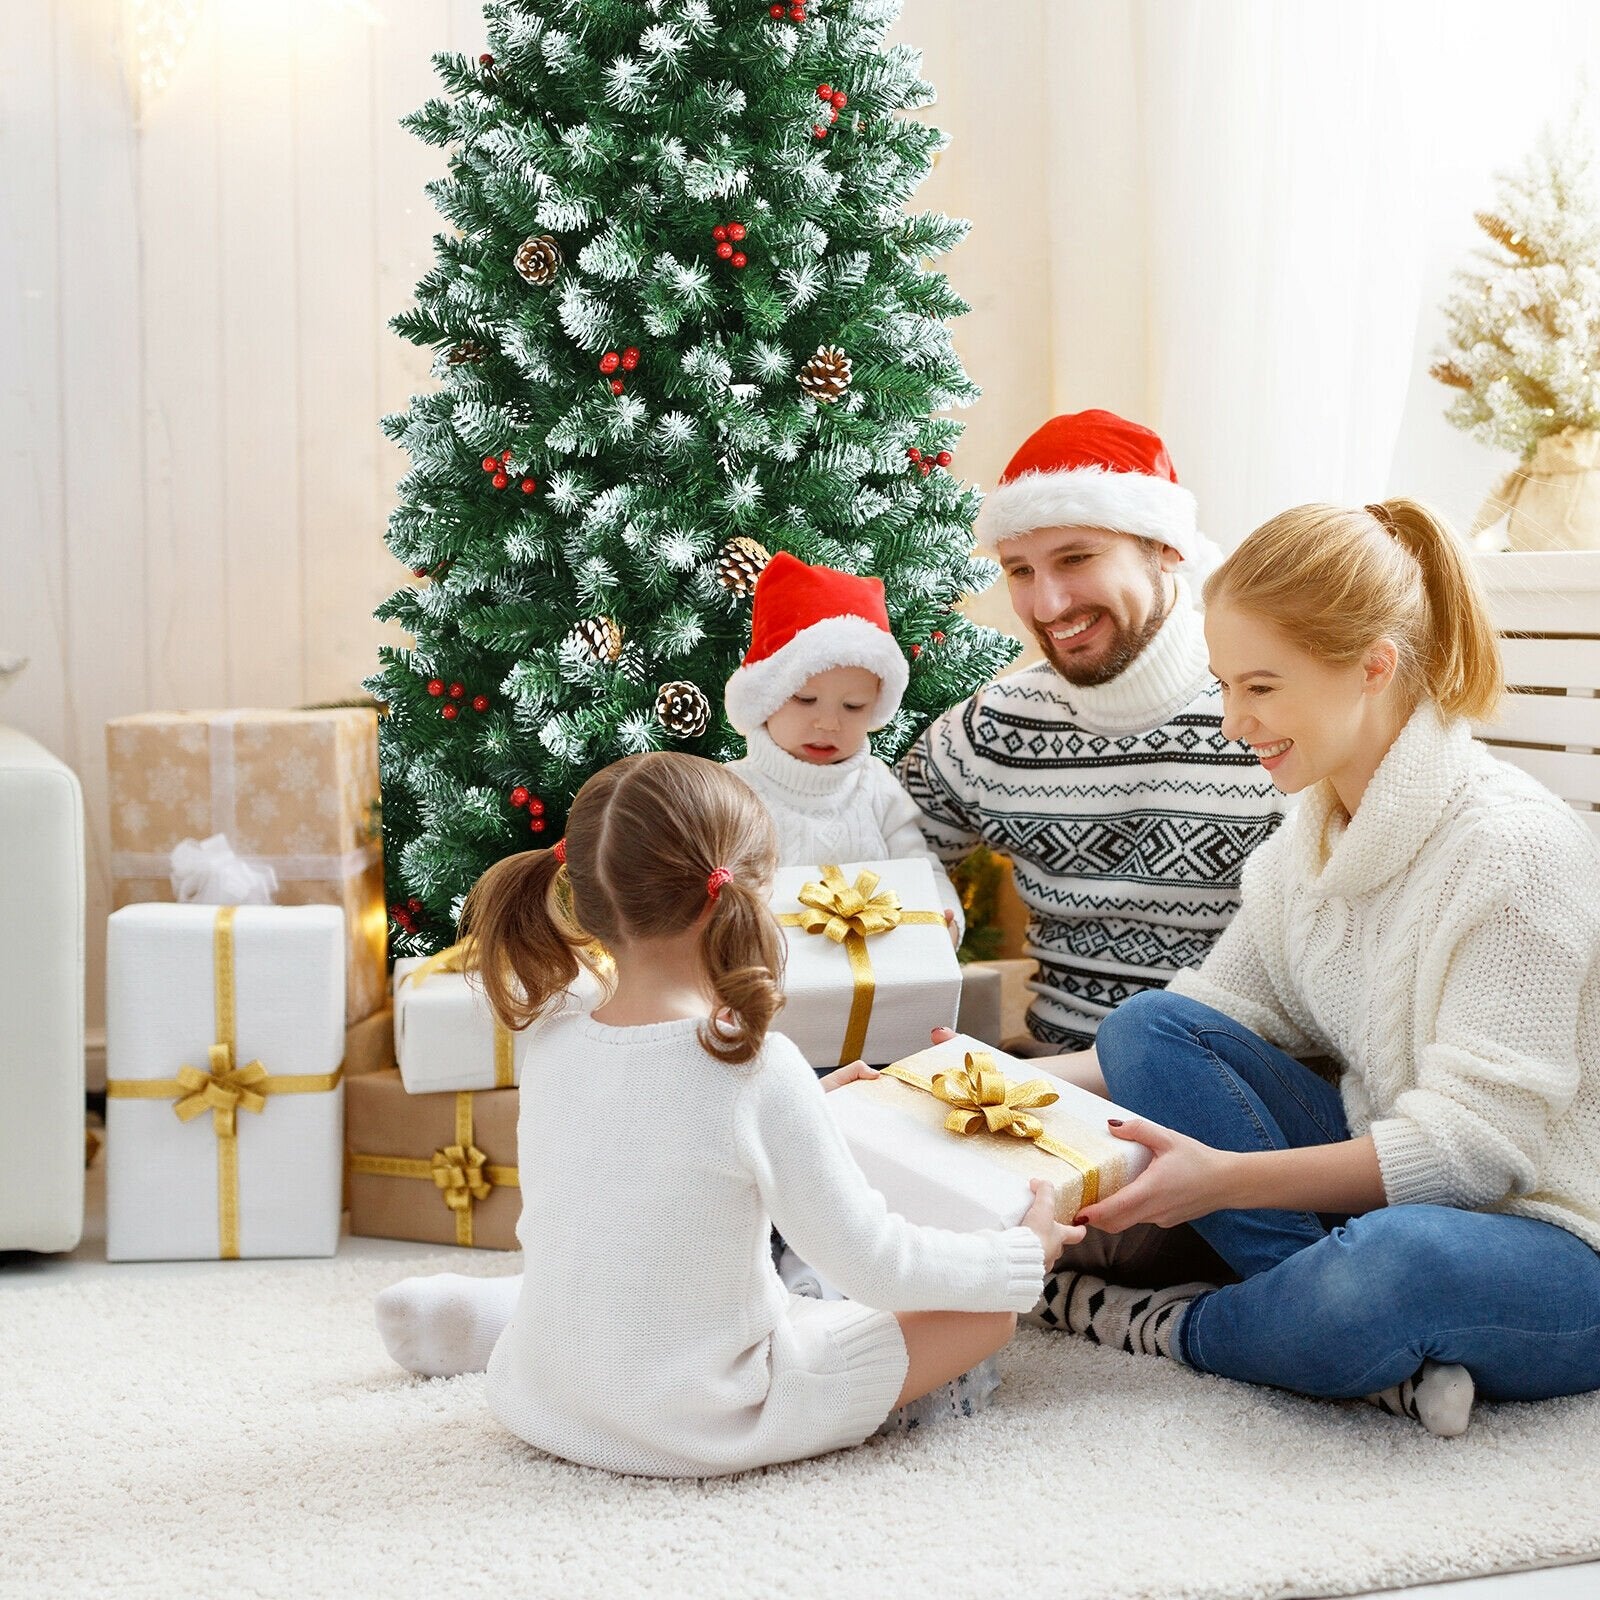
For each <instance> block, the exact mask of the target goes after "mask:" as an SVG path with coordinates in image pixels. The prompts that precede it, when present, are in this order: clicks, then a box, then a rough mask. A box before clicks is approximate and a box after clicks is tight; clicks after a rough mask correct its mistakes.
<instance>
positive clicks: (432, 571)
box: [411, 556, 450, 578]
mask: <svg viewBox="0 0 1600 1600" xmlns="http://www.w3.org/2000/svg"><path fill="white" fill-rule="evenodd" d="M449 570H450V558H449V556H445V557H444V558H443V559H442V560H439V561H436V562H434V564H433V565H432V566H431V567H413V568H412V569H411V576H412V577H413V578H442V577H443V576H444V575H445V573H447V572H448V571H449Z"/></svg>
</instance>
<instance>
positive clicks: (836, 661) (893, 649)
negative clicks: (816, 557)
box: [724, 550, 909, 735]
mask: <svg viewBox="0 0 1600 1600" xmlns="http://www.w3.org/2000/svg"><path fill="white" fill-rule="evenodd" d="M833 667H865V668H866V669H867V671H868V672H874V673H876V674H877V675H878V678H879V680H880V684H881V687H880V688H879V690H878V699H877V703H876V704H875V705H874V706H873V708H872V726H873V727H874V728H881V727H882V726H883V725H884V723H886V722H887V721H888V720H889V719H890V717H892V716H893V715H894V714H895V712H896V711H898V710H899V709H900V697H901V695H903V694H904V693H905V692H906V679H907V677H908V675H909V674H908V672H907V668H906V658H905V656H904V655H903V654H902V653H901V650H900V646H899V645H898V644H896V643H895V638H894V635H893V634H892V633H891V632H890V631H889V612H888V609H887V608H886V607H885V605H884V603H883V583H882V581H881V580H880V579H878V578H857V577H853V576H852V575H851V574H850V573H848V572H835V571H834V570H833V568H832V567H808V566H807V565H806V564H805V562H803V561H799V560H796V559H795V557H794V556H792V555H790V554H789V553H788V551H786V550H780V551H779V552H778V554H777V555H775V556H774V557H773V558H772V559H771V560H770V561H769V562H768V563H767V564H766V566H765V567H763V568H762V570H761V576H760V577H759V578H757V579H756V592H755V602H754V607H753V611H752V615H751V620H750V649H749V651H748V652H747V653H746V655H745V658H744V661H743V663H742V664H741V665H740V667H739V669H738V671H736V672H735V673H734V675H733V676H732V677H731V678H729V679H728V688H727V693H726V695H725V697H724V704H725V705H726V706H727V710H728V721H729V722H731V723H732V724H733V726H734V727H735V728H736V729H737V730H738V731H739V732H740V733H742V734H746V735H748V734H749V733H750V732H751V731H752V730H754V729H756V728H759V727H760V726H761V725H762V723H764V722H765V721H766V720H767V718H768V717H770V716H771V715H772V713H773V712H774V711H776V710H778V708H779V707H780V706H782V705H783V703H784V702H785V701H786V700H787V699H788V698H789V697H790V696H791V695H792V694H793V693H794V692H795V690H796V689H798V688H799V687H800V686H801V684H803V683H804V682H805V681H806V679H807V678H814V677H815V676H816V675H817V674H818V673H819V672H827V671H829V670H830V669H832V668H833Z"/></svg>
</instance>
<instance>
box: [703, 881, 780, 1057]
mask: <svg viewBox="0 0 1600 1600" xmlns="http://www.w3.org/2000/svg"><path fill="white" fill-rule="evenodd" d="M700 951H701V959H702V960H703V961H704V963H705V969H706V975H707V978H708V979H709V981H710V984H711V991H712V993H713V994H714V995H715V996H716V997H717V1001H718V1004H719V1005H720V1006H722V1007H725V1008H726V1009H727V1010H728V1011H729V1012H731V1013H732V1020H731V1022H726V1023H723V1022H718V1023H715V1024H711V1023H708V1024H707V1025H706V1026H704V1027H702V1028H701V1030H700V1042H701V1044H703V1045H704V1046H705V1048H706V1049H707V1050H708V1051H710V1053H711V1054H712V1055H714V1056H715V1057H716V1058H717V1059H718V1060H719V1061H725V1062H727V1063H728V1064H729V1065H730V1066H736V1065H739V1064H741V1063H743V1062H746V1061H750V1060H753V1059H754V1058H755V1056H756V1055H757V1053H758V1052H759V1051H760V1049H761V1046H762V1044H763V1043H764V1042H765V1040H766V1037H767V1030H768V1029H769V1028H770V1027H771V1026H772V1019H773V1018H774V1017H775V1016H777V1014H778V1009H779V1007H781V1006H782V1005H783V934H782V932H781V931H780V930H779V927H778V924H777V922H776V921H775V920H774V919H773V915H772V908H771V907H770V906H769V905H768V904H767V900H766V897H765V896H764V895H760V894H756V893H754V892H752V891H751V890H750V889H748V888H746V887H745V885H744V884H743V883H741V882H740V881H739V879H738V877H737V876H735V877H734V878H732V879H730V880H729V881H727V882H725V883H723V884H721V886H720V887H719V889H718V892H717V894H716V896H715V899H714V902H713V904H712V907H711V915H710V917H709V918H708V919H707V921H706V926H705V932H704V934H703V935H702V936H701V943H700Z"/></svg>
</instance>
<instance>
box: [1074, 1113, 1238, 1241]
mask: <svg viewBox="0 0 1600 1600" xmlns="http://www.w3.org/2000/svg"><path fill="white" fill-rule="evenodd" d="M1106 1125H1107V1127H1109V1128H1110V1129H1111V1132H1112V1134H1113V1135H1114V1136H1115V1137H1116V1138H1118V1139H1127V1140H1129V1141H1130V1142H1132V1143H1134V1144H1142V1145H1143V1146H1144V1147H1145V1149H1147V1150H1149V1151H1150V1152H1151V1154H1152V1157H1153V1159H1152V1160H1151V1162H1150V1165H1149V1166H1148V1167H1146V1168H1145V1169H1144V1171H1143V1172H1141V1173H1140V1174H1139V1176H1138V1177H1137V1178H1135V1179H1134V1180H1133V1182H1132V1183H1130V1184H1129V1185H1128V1186H1127V1187H1126V1188H1125V1189H1119V1190H1117V1192H1116V1193H1115V1194H1114V1195H1112V1196H1110V1198H1109V1199H1105V1200H1101V1201H1098V1202H1096V1204H1094V1205H1092V1206H1086V1207H1084V1209H1083V1210H1082V1211H1080V1212H1079V1213H1078V1216H1077V1221H1079V1222H1083V1223H1087V1224H1088V1226H1089V1227H1091V1228H1102V1229H1104V1230H1105V1232H1107V1233H1121V1232H1122V1231H1123V1230H1124V1229H1125V1228H1131V1227H1133V1225H1134V1224H1135V1223H1138V1222H1153V1223H1155V1225H1156V1226H1157V1227H1158V1228H1176V1227H1177V1226H1178V1225H1179V1224H1180V1223H1184V1222H1193V1221H1194V1219H1195V1218H1196V1217H1207V1216H1210V1215H1211V1213H1212V1212H1213V1211H1224V1210H1227V1209H1229V1208H1230V1206H1231V1205H1232V1203H1233V1202H1232V1201H1231V1200H1230V1199H1229V1198H1228V1196H1227V1194H1226V1192H1225V1191H1226V1187H1227V1184H1228V1180H1229V1178H1230V1176H1231V1174H1232V1172H1233V1164H1234V1163H1235V1162H1236V1161H1237V1160H1238V1159H1239V1158H1238V1157H1237V1156H1236V1155H1235V1154H1234V1153H1233V1152H1232V1151H1229V1150H1214V1149H1213V1148H1212V1147H1211V1146H1210V1145H1208V1144H1202V1143H1201V1142H1200V1141H1199V1140H1198V1139H1191V1138H1190V1137H1189V1136H1188V1135H1187V1134H1183V1133H1174V1132H1173V1131H1172V1129H1171V1128H1163V1127H1162V1126H1161V1125H1160V1124H1159V1123H1156V1122H1146V1121H1145V1120H1144V1119H1143V1118H1142V1117H1135V1118H1130V1119H1129V1120H1127V1121H1117V1120H1116V1119H1115V1118H1112V1119H1109V1120H1108V1122H1107V1124H1106Z"/></svg>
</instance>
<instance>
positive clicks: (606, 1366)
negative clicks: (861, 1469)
mask: <svg viewBox="0 0 1600 1600" xmlns="http://www.w3.org/2000/svg"><path fill="white" fill-rule="evenodd" d="M776 853H777V852H776V848H775V841H774V836H773V828H772V823H771V821H770V819H769V818H768V817H767V815H766V813H765V811H764V810H763V809H762V807H761V806H760V804H759V803H758V802H757V801H756V799H755V797H754V796H753V795H752V794H751V792H750V790H749V788H748V787H746V785H744V784H742V783H740V782H738V781H737V780H736V779H734V778H733V777H731V776H730V775H729V773H728V772H727V770H726V769H725V768H723V767H719V766H716V765H714V764H713V763H711V762H707V761H702V760H699V759H698V758H696V757H693V756H687V755H682V754H678V753H675V752H664V753H656V754H651V755H641V756H631V757H629V758H628V759H626V760H624V761H619V762H617V763H616V764H615V765H614V766H611V767H608V768H607V769H606V770H605V771H603V772H601V773H598V774H597V775H596V776H595V777H593V778H591V779H590V780H589V782H588V783H586V784H585V785H584V786H583V788H582V789H581V790H580V791H579V794H578V797H577V799H576V801H575V802H574V803H573V807H572V812H571V816H570V818H569V822H568V833H567V837H566V838H565V839H564V840H562V841H561V843H560V844H558V845H557V846H556V847H555V849H553V850H543V851H531V852H528V853H526V854H523V855H516V856H511V857H509V858H508V859H506V860H504V861H501V862H500V863H498V864H497V865H496V866H494V867H492V868H491V869H490V870H489V871H488V872H487V873H485V874H484V876H483V878H482V879H481V880H480V881H479V883H478V884H477V885H476V886H475V887H474V889H473V891H472V893H471V895H470V896H469V897H468V900H467V905H466V908H465V912H464V916H463V929H464V931H465V932H466V933H467V934H469V935H470V936H471V937H472V938H474V939H475V941H476V946H477V964H478V968H479V971H480V973H481V978H482V982H483V986H484V990H485V992H486V994H487V996H488V998H489V1001H490V1004H491V1005H492V1006H493V1008H494V1011H495V1014H496V1016H497V1017H499V1018H500V1020H501V1021H502V1022H503V1023H504V1024H505V1025H506V1026H507V1027H510V1028H513V1029H518V1028H525V1027H526V1026H527V1025H528V1024H529V1023H530V1022H531V1021H532V1020H533V1019H534V1018H536V1017H541V1016H545V1017H546V1020H545V1021H544V1023H543V1026H542V1027H541V1028H540V1030H539V1033H538V1035H537V1036H536V1038H535V1039H534V1040H533V1041H532V1044H531V1047H530V1049H531V1053H530V1055H529V1057H528V1059H527V1061H526V1062H525V1065H524V1069H523V1075H522V1113H521V1122H520V1127H519V1129H518V1162H517V1164H518V1169H519V1172H520V1176H521V1184H522V1220H521V1222H520V1224H519V1225H518V1230H517V1234H518V1239H519V1241H520V1243H521V1245H522V1250H523V1271H522V1275H521V1277H520V1278H499V1279H481V1278H465V1277H458V1276H454V1275H444V1276H440V1277H432V1278H416V1279H410V1280H408V1281H406V1282H404V1283H400V1284H397V1285H395V1286H393V1287H392V1288H390V1289H387V1290H385V1291H384V1292H383V1294H382V1295H381V1296H380V1297H379V1299H378V1304H377V1320H378V1326H379V1329H380V1331H381V1333H382V1335H383V1338H384V1342H385V1344H386V1345H387V1346H388V1349H389V1351H390V1353H391V1354H392V1355H393V1356H394V1358H395V1359H396V1360H397V1361H399V1362H400V1363H401V1364H402V1365H403V1366H406V1367H408V1368H409V1369H410V1370H412V1371H413V1372H419V1373H425V1374H437V1375H444V1374H452V1373H458V1372H469V1371H477V1370H482V1369H484V1368H485V1366H487V1371H488V1399H489V1406H490V1409H491V1410H492V1411H493V1412H494V1414H495V1415H496V1416H497V1417H498V1418H499V1419H500V1421H501V1422H503V1423H504V1424H505V1425H506V1426H507V1427H508V1428H510V1429H511V1430H512V1431H513V1432H514V1433H516V1434H518V1435H520V1436H521V1437H522V1438H523V1439H526V1440H527V1441H528V1442H529V1443H530V1444H533V1445H537V1446H538V1447H539V1448H541V1449H543V1450H547V1451H549V1452H550V1453H552V1454H554V1455H557V1456H561V1457H563V1458H565V1459H566V1460H569V1461H574V1462H580V1463H583V1464H586V1465H589V1466H595V1467H605V1468H608V1469H610V1470H612V1471H616V1472H634V1473H646V1474H652V1475H658V1476H667V1477H705V1476H711V1475H715V1474H720V1473H729V1472H739V1471H743V1470H746V1469H748V1468H752V1467H759V1466H763V1465H766V1464H769V1463H772V1462H778V1461H790V1460H796V1459H799V1458H801V1457H805V1456H812V1455H818V1454H821V1453H822V1452H824V1451H828V1450H834V1449H838V1448H841V1447H843V1446H848V1445H855V1444H859V1443H860V1442H861V1441H862V1440H863V1439H865V1438H867V1437H868V1435H870V1434H872V1433H873V1432H874V1431H875V1430H877V1429H879V1428H880V1427H881V1426H882V1425H884V1424H885V1422H886V1419H889V1418H890V1416H891V1413H894V1412H895V1410H896V1408H898V1407H904V1406H905V1405H907V1403H908V1402H911V1401H914V1400H916V1399H918V1398H919V1397H921V1396H925V1395H927V1394H929V1393H931V1392H932V1391H934V1390H937V1389H940V1388H941V1387H943V1386H945V1385H947V1384H948V1383H949V1382H950V1381H951V1380H952V1379H953V1378H954V1377H955V1376H956V1375H957V1374H959V1373H961V1372H963V1371H965V1370H967V1369H968V1368H970V1367H972V1366H973V1365H974V1364H975V1363H977V1362H980V1361H982V1360H984V1359H985V1358H986V1357H988V1356H990V1355H991V1354H992V1353H993V1352H994V1351H996V1350H997V1349H999V1348H1000V1347H1001V1346H1002V1345H1004V1344H1005V1342H1006V1341H1007V1340H1008V1339H1009V1338H1010V1337H1011V1333H1012V1331H1013V1329H1014V1327H1015V1325H1016V1313H1018V1312H1020V1311H1026V1310H1028V1309H1029V1308H1030V1307H1031V1306H1032V1305H1033V1304H1034V1303H1035V1301H1036V1300H1037V1299H1038V1297H1039V1293H1040V1288H1041V1285H1042V1282H1043V1277H1044V1272H1045V1270H1046V1268H1047V1267H1048V1266H1049V1265H1050V1264H1051V1263H1053V1262H1054V1261H1055V1259H1056V1257H1057V1256H1058V1255H1059V1253H1060V1251H1061V1248H1062V1247H1063V1245H1065V1244H1067V1243H1069V1242H1071V1241H1072V1240H1074V1239H1076V1238H1078V1237H1080V1236H1081V1234H1082V1231H1083V1230H1082V1229H1080V1228H1065V1227H1062V1226H1061V1225H1059V1224H1058V1223H1057V1222H1056V1221H1055V1220H1054V1214H1053V1197H1052V1194H1051V1191H1050V1186H1049V1185H1048V1184H1044V1183H1039V1184H1037V1185H1036V1190H1035V1197H1034V1203H1033V1206H1032V1209H1031V1210H1030V1211H1029V1213H1028V1215H1027V1216H1026V1217H1025V1218H1024V1219H1023V1223H1022V1225H1020V1226H1018V1227H1015V1228H1010V1229H1007V1230H1005V1231H1003V1232H1000V1231H990V1232H974V1233H955V1232H949V1231H946V1230H943V1229H937V1228H925V1227H917V1226H914V1225H913V1224H911V1223H908V1222H907V1221H905V1220H904V1218H902V1217H899V1216H896V1215H894V1214H893V1213H891V1212H890V1211H889V1210H888V1209H887V1207H886V1206H885V1204H884V1201H883V1198H882V1196H880V1195H879V1194H878V1193H877V1192H876V1191H875V1190H873V1189H872V1188H871V1187H870V1186H869V1185H868V1183H867V1181H866V1179H865V1178H864V1177H863V1175H862V1173H861V1170H860V1168H859V1167H858V1166H857V1165H856V1163H855V1161H854V1159H853V1157H852V1156H851V1154H850V1152H849V1149H848V1147H847V1146H846V1145H845V1143H844V1140H843V1137H842V1136H841V1134H840V1133H839V1131H838V1129H837V1127H836V1126H835V1125H834V1122H833V1119H832V1118H831V1117H830V1116H829V1114H828V1111H827V1109H826V1107H825V1106H824V1104H823V1099H822V1097H823V1094H824V1092H825V1091H826V1090H828V1089H830V1088H833V1087H836V1086H837V1085H838V1084H839V1083H841V1082H844V1081H848V1080H849V1079H850V1078H852V1077H856V1076H860V1075H862V1074H864V1073H867V1072H868V1071H869V1070H870V1069H868V1068H866V1067H864V1066H862V1065H861V1064H860V1063H856V1064H854V1065H852V1066H850V1067H845V1068H841V1069H839V1071H838V1072H836V1073H834V1074H831V1075H830V1077H829V1078H828V1079H826V1080H823V1081H821V1082H819V1081H818V1079H817V1078H816V1077H814V1076H813V1074H812V1072H811V1069H810V1068H809V1067H808V1066H807V1065H806V1063H805V1061H804V1060H803V1058H802V1057H801V1055H800V1052H799V1051H798V1050H797V1049H796V1048H795V1047H794V1045H792V1044H791V1043H790V1042H789V1041H788V1040H787V1039H785V1038H784V1037H783V1036H782V1035H781V1034H777V1033H773V1032H770V1031H769V1028H770V1025H771V1022H772V1020H773V1017H774V1015H775V1014H776V1012H777V1010H778V1008H779V1006H780V1005H781V1003H782V999H781V995H780V992H779V988H778V978H777V973H778V968H779V963H780V950H781V948H782V945H781V934H780V931H779V928H778V925H777V923H776V922H775V921H774V919H773V915H772V912H771V910H770V909H769V907H768V905H767V894H768V890H769V880H770V877H771V874H772V871H773V867H774V863H775V859H776ZM563 878H564V879H565V881H564V882H563V881H561V880H562V879H563ZM564 904H565V905H569V906H570V908H571V909H570V914H569V913H568V912H566V911H564V910H563V905H564ZM596 940H598V941H599V942H600V943H601V944H602V945H603V946H604V948H605V949H606V950H607V951H608V952H609V953H610V955H611V957H612V959H613V960H614V962H615V972H614V975H612V976H611V977H610V978H609V979H608V980H606V983H605V987H604V990H603V992H604V993H605V994H606V996H607V998H605V999H604V1000H603V1001H602V1002H601V1003H600V1004H599V1005H598V1006H596V1007H595V1008H594V1009H593V1011H592V1012H591V1011H590V1010H589V1009H588V1008H587V1006H586V1005H585V1004H583V1003H582V1002H579V1001H578V1000H576V999H574V998H572V997H570V996H567V995H565V994H564V991H566V990H568V989H569V988H570V986H571V985H572V983H573V982H574V980H575V979H576V978H577V977H578V974H579V969H580V965H586V964H587V963H589V962H590V961H591V960H592V959H593V957H592V954H591V945H592V943H593V941H596ZM596 976H598V974H596ZM774 1222H776V1223H777V1224H778V1226H779V1227H781V1228H782V1229H783V1231H784V1233H785V1234H786V1235H787V1236H788V1237H790V1238H791V1239H793V1240H794V1241H795V1243H796V1244H797V1245H798V1246H799V1247H800V1248H801V1249H802V1250H803V1251H804V1253H805V1254H806V1256H807V1257H808V1258H810V1259H812V1260H814V1261H816V1262H817V1263H818V1264H819V1265H820V1266H821V1267H822V1268H823V1270H825V1271H826V1272H827V1274H828V1275H829V1277H830V1278H831V1279H832V1280H833V1281H834V1282H835V1283H837V1284H838V1285H839V1286H840V1287H841V1289H842V1290H843V1291H844V1292H845V1294H846V1295H847V1296H848V1298H847V1299H843V1300H833V1301H821V1300H812V1299H804V1298H800V1297H797V1296H793V1295H791V1294H789V1293H788V1291H787V1290H786V1289H785V1288H784V1286H783V1284H782V1282H781V1281H780V1280H779V1278H778V1275H777V1272H776V1270H775V1269H774V1267H773V1264H772V1259H771V1255H770V1252H769V1249H768V1240H769V1238H770V1234H771V1228H772V1224H773V1223H774ZM641 1290H643V1291H644V1292H642V1293H641Z"/></svg>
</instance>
